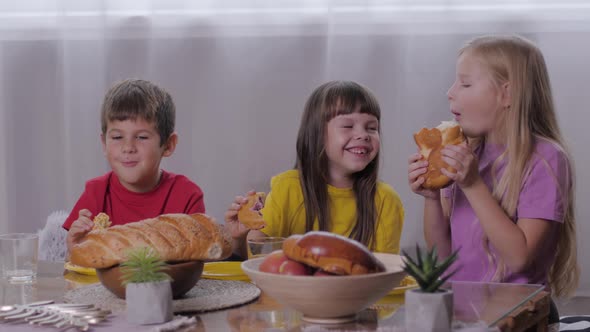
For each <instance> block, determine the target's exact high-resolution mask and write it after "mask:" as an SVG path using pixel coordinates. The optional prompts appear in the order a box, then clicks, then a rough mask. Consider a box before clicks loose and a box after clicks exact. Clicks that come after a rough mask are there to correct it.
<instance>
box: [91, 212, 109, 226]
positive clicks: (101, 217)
mask: <svg viewBox="0 0 590 332" xmlns="http://www.w3.org/2000/svg"><path fill="white" fill-rule="evenodd" d="M92 222H94V227H92V229H93V230H95V229H107V228H109V227H111V218H110V217H109V215H108V214H106V213H104V212H101V213H99V214H97V215H96V216H95V217H94V219H93V220H92Z"/></svg>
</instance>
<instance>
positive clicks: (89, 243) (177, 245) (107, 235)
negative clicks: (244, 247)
mask: <svg viewBox="0 0 590 332" xmlns="http://www.w3.org/2000/svg"><path fill="white" fill-rule="evenodd" d="M146 246H147V247H151V248H153V249H154V250H155V251H156V252H157V253H158V255H159V256H160V257H161V258H162V259H164V260H165V261H167V262H181V261H194V260H203V261H206V260H221V259H224V258H227V257H228V256H229V255H231V251H232V248H231V237H230V235H229V233H228V232H227V230H226V229H225V228H224V226H223V225H219V224H217V223H216V222H215V220H214V219H213V218H211V217H209V216H207V215H205V214H200V213H197V214H192V215H188V214H164V215H161V216H158V217H156V218H151V219H145V220H142V221H138V222H133V223H129V224H125V225H118V226H113V227H110V228H108V229H104V230H98V229H97V230H92V231H91V232H90V233H88V235H87V236H86V238H85V239H84V241H83V242H81V243H79V244H76V245H74V246H73V247H72V250H71V253H70V260H71V262H72V263H73V264H76V265H80V266H86V267H92V268H107V267H111V266H113V265H117V264H119V263H122V262H124V261H125V260H126V253H127V251H128V250H129V249H131V248H134V247H146Z"/></svg>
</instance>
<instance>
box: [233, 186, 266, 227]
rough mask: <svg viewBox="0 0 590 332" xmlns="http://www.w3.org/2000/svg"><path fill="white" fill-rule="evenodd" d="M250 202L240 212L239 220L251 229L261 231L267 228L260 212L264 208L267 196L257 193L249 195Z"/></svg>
mask: <svg viewBox="0 0 590 332" xmlns="http://www.w3.org/2000/svg"><path fill="white" fill-rule="evenodd" d="M247 198H248V202H247V203H246V204H244V205H242V207H241V208H240V210H238V220H239V221H240V222H241V223H242V224H244V226H246V227H248V228H250V229H260V228H262V227H264V226H266V223H265V222H264V219H262V213H261V212H260V210H261V209H262V208H263V207H264V199H265V198H266V194H265V193H263V192H257V193H254V194H252V195H248V197H247Z"/></svg>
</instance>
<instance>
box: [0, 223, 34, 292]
mask: <svg viewBox="0 0 590 332" xmlns="http://www.w3.org/2000/svg"><path fill="white" fill-rule="evenodd" d="M38 250H39V236H38V235H37V234H32V233H11V234H3V235H0V271H1V272H2V278H4V279H7V280H8V281H10V282H25V283H26V282H32V281H34V280H35V279H36V277H37V254H38Z"/></svg>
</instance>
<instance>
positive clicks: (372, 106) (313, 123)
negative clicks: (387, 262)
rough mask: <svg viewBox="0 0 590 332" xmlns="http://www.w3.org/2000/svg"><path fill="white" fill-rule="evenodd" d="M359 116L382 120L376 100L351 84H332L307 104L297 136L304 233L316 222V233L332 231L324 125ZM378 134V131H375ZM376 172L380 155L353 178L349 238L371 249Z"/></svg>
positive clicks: (315, 93)
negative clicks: (357, 113)
mask: <svg viewBox="0 0 590 332" xmlns="http://www.w3.org/2000/svg"><path fill="white" fill-rule="evenodd" d="M359 107H360V112H361V113H367V114H371V115H373V116H375V117H376V118H377V120H380V119H381V110H380V108H379V104H378V102H377V99H376V98H375V97H374V96H373V94H372V93H371V92H370V91H369V90H368V89H367V88H365V87H363V86H361V85H359V84H357V83H355V82H350V81H332V82H328V83H324V84H323V85H321V86H319V87H318V88H317V89H316V90H315V91H314V92H312V94H311V96H310V97H309V99H308V100H307V103H306V104H305V110H304V112H303V116H302V118H301V125H300V126H299V134H298V136H297V163H296V166H295V168H296V169H297V170H298V171H299V181H300V182H301V187H302V190H303V201H304V205H305V212H306V213H305V215H306V216H305V229H306V231H311V230H312V229H313V224H314V221H315V220H316V219H317V220H318V225H319V230H323V231H329V230H330V227H331V222H330V215H329V208H328V206H329V197H328V179H329V174H328V169H329V168H328V163H329V160H328V157H327V155H326V151H325V146H324V142H325V135H326V124H327V123H328V121H330V120H331V119H333V118H334V117H336V116H338V115H342V114H351V113H353V112H355V110H357V109H358V108H359ZM378 130H379V132H381V128H380V127H379V128H378ZM378 171H379V153H377V155H376V156H375V158H374V159H373V160H372V161H371V162H370V163H369V165H367V167H365V169H363V170H362V171H360V172H358V173H355V174H354V183H353V191H354V196H355V199H356V212H357V213H356V214H357V222H356V224H355V225H354V228H353V229H352V232H351V234H350V237H351V238H352V239H355V240H357V241H359V242H361V243H363V244H364V245H366V246H367V247H369V248H370V249H374V248H373V246H374V240H375V236H374V235H375V229H376V221H377V211H376V207H375V193H376V191H377V178H378Z"/></svg>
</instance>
